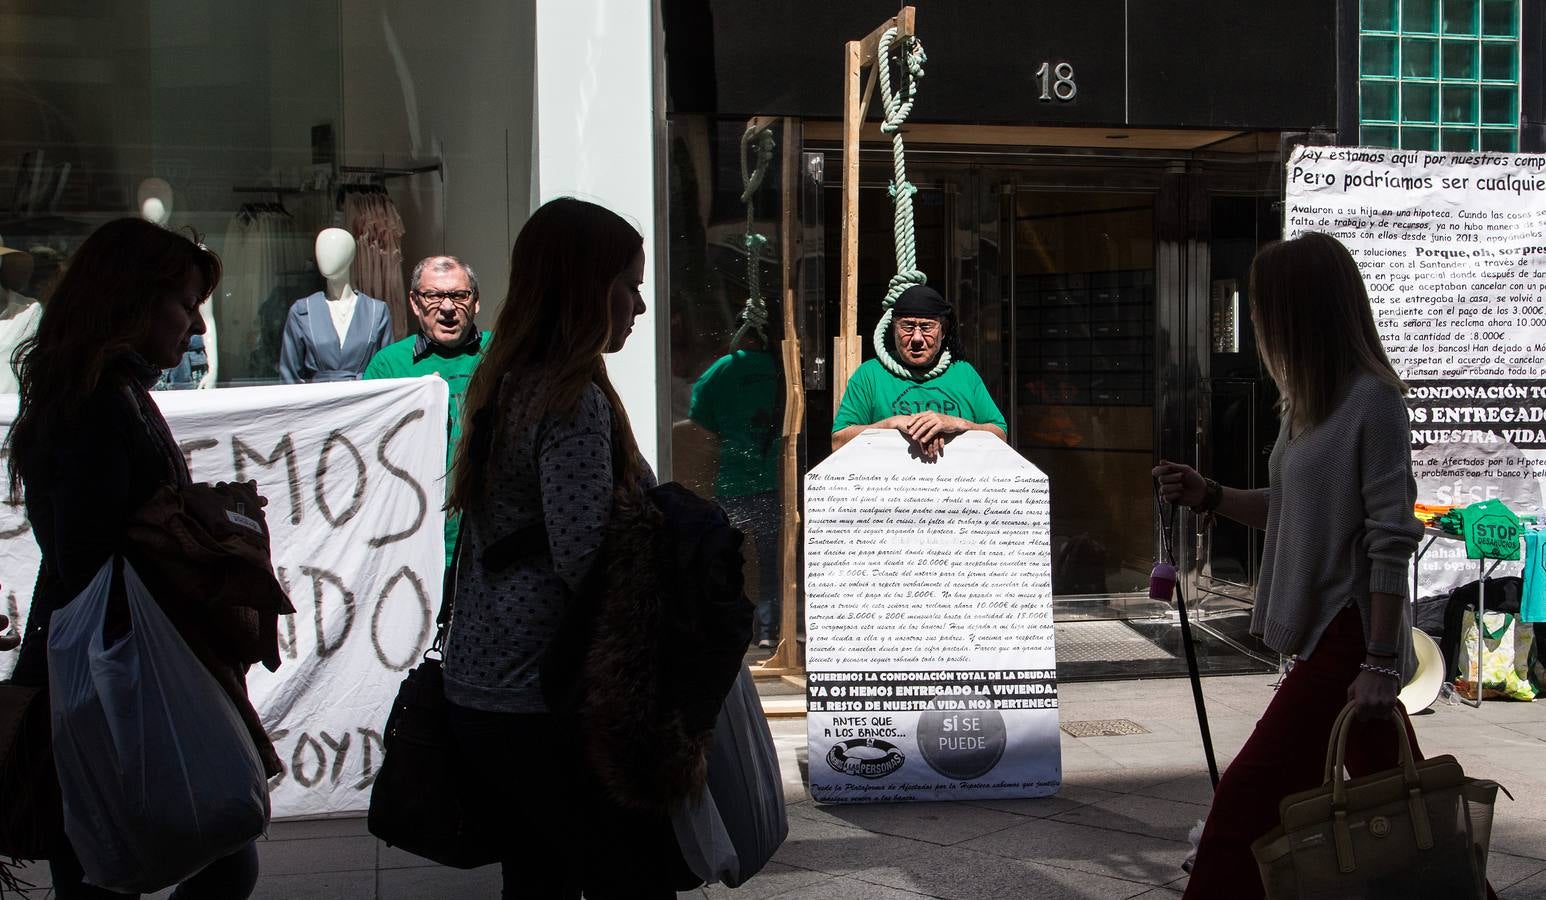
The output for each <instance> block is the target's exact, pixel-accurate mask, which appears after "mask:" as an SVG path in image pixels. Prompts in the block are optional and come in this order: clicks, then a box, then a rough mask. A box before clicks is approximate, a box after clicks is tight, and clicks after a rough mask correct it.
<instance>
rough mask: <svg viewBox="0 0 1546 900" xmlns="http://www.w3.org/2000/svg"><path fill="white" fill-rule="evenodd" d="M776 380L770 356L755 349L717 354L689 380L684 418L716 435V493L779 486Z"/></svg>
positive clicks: (727, 494)
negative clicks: (689, 395)
mask: <svg viewBox="0 0 1546 900" xmlns="http://www.w3.org/2000/svg"><path fill="white" fill-rule="evenodd" d="M779 384H780V382H779V377H778V369H777V367H775V366H774V364H773V354H771V353H767V352H764V351H759V350H737V351H735V352H733V353H728V354H726V355H724V356H721V357H720V358H719V359H717V360H715V361H714V364H713V365H711V366H709V368H708V371H706V372H704V373H703V375H702V376H701V377H700V378H699V379H698V380H697V382H696V383H695V384H693V386H692V405H691V407H689V409H688V413H687V415H688V418H690V419H692V420H693V421H694V422H696V423H698V424H699V425H701V426H703V427H704V428H706V429H708V430H709V431H711V432H713V433H714V434H715V435H716V436H718V438H719V474H718V475H716V476H715V478H714V495H715V496H716V497H745V496H748V495H750V494H759V493H762V492H764V491H773V490H777V489H778V451H779V447H780V445H781V441H780V440H779V431H780V425H781V424H782V423H780V422H779V421H778V419H777V416H776V414H777V411H778V391H779Z"/></svg>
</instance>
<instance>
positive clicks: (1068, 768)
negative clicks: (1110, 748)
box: [1061, 738, 1120, 774]
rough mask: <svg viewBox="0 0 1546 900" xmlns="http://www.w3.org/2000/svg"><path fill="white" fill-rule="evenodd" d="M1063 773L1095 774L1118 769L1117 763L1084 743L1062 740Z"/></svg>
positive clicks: (1070, 739)
mask: <svg viewBox="0 0 1546 900" xmlns="http://www.w3.org/2000/svg"><path fill="white" fill-rule="evenodd" d="M1061 755H1062V760H1063V772H1064V773H1065V774H1066V773H1068V772H1096V771H1101V770H1104V769H1116V768H1120V766H1119V765H1118V764H1117V761H1116V760H1114V759H1112V758H1111V757H1109V756H1107V755H1106V754H1104V753H1102V752H1100V751H1099V750H1097V749H1096V748H1094V747H1091V746H1090V745H1089V744H1087V743H1085V742H1084V741H1080V740H1077V739H1074V738H1064V740H1063V747H1062V754H1061Z"/></svg>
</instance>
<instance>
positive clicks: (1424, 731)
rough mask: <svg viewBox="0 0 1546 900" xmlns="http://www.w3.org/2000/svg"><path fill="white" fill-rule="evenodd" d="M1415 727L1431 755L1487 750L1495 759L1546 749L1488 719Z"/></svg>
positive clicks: (1426, 751) (1425, 751)
mask: <svg viewBox="0 0 1546 900" xmlns="http://www.w3.org/2000/svg"><path fill="white" fill-rule="evenodd" d="M1418 721H1419V722H1421V720H1418ZM1413 729H1414V730H1415V731H1416V732H1417V742H1418V744H1420V745H1421V746H1422V748H1423V753H1424V754H1426V755H1429V756H1436V755H1438V754H1440V753H1454V754H1456V755H1457V756H1458V755H1459V751H1461V750H1486V751H1488V754H1487V755H1488V756H1489V757H1492V758H1495V759H1496V758H1502V757H1505V756H1512V755H1516V754H1520V755H1522V754H1530V753H1540V752H1542V751H1546V744H1542V743H1541V742H1540V741H1538V740H1536V739H1534V738H1531V737H1526V736H1525V735H1522V734H1520V733H1519V732H1517V731H1513V730H1511V729H1509V728H1508V727H1505V726H1502V725H1491V724H1488V723H1485V722H1476V723H1475V724H1465V725H1462V724H1455V723H1451V722H1443V723H1440V722H1435V723H1433V724H1432V725H1429V724H1427V723H1425V722H1423V723H1422V724H1421V725H1416V724H1414V726H1413Z"/></svg>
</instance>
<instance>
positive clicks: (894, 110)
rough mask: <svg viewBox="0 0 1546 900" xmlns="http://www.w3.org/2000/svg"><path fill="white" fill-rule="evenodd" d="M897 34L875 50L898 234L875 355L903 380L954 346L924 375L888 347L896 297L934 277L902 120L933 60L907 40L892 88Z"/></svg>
mask: <svg viewBox="0 0 1546 900" xmlns="http://www.w3.org/2000/svg"><path fill="white" fill-rule="evenodd" d="M896 38H897V30H896V29H895V28H888V29H886V33H885V34H883V35H881V37H880V45H879V47H877V48H876V52H875V64H876V65H877V66H878V67H879V69H878V72H877V76H876V77H877V80H879V81H880V99H881V103H882V105H883V106H884V107H885V113H886V118H885V121H883V122H881V124H880V130H881V132H882V133H883V134H889V135H891V160H892V165H893V168H894V169H895V173H894V177H893V180H892V182H891V188H890V191H891V201H892V205H893V208H894V212H895V222H894V225H893V229H894V231H895V236H896V274H895V275H893V276H891V283H890V284H889V285H887V287H886V299H885V300H883V301H881V307H882V308H883V309H884V310H885V312H884V313H883V314H882V315H881V317H880V324H879V325H877V326H876V327H875V358H876V359H878V360H880V364H881V365H883V366H885V367H886V368H887V369H888V370H890V372H891V373H892V374H893V375H896V376H897V377H899V378H910V379H914V380H917V381H927V380H929V379H930V378H933V377H935V376H937V375H939V374H940V373H942V372H944V371H945V370H946V369H947V368H949V367H950V351H949V350H941V351H940V354H939V359H938V361H937V362H935V364H934V368H932V369H930V370H929V371H927V372H925V373H923V374H922V375H915V374H914V373H913V372H912V371H911V370H909V369H908V368H907V367H906V366H904V365H902V364H901V363H900V362H898V361H897V360H896V359H895V358H894V357H893V356H892V355H891V351H889V350H887V349H886V332H888V331H889V330H890V329H891V318H892V315H891V311H892V307H894V306H896V301H897V298H898V297H900V296H902V292H904V291H906V290H907V289H908V288H910V287H913V286H914V285H920V284H928V283H929V277H928V276H927V275H925V274H923V273H922V272H921V271H919V270H918V235H917V233H916V231H915V230H914V225H913V195H914V194H916V193H918V188H917V186H916V185H914V184H913V183H912V182H910V181H908V180H907V153H906V149H905V148H904V147H903V145H902V123H904V122H906V121H907V117H908V116H909V115H911V114H912V111H913V101H914V100H915V99H916V98H917V94H918V82H920V81H921V80H923V64H924V63H925V62H927V61H928V57H927V56H926V55H925V54H924V52H923V44H922V42H920V41H919V40H918V39H917V38H916V37H912V38H908V39H907V43H906V45H905V49H904V51H903V53H902V59H903V61H904V62H905V63H906V67H905V68H904V70H903V72H902V77H901V78H900V79H899V82H900V83H899V84H898V86H897V89H896V90H895V91H894V92H893V90H892V88H891V45H892V44H894V43H895V42H896Z"/></svg>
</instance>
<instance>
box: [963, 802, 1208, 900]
mask: <svg viewBox="0 0 1546 900" xmlns="http://www.w3.org/2000/svg"><path fill="white" fill-rule="evenodd" d="M1111 802H1117V801H1111ZM1076 812H1077V811H1076ZM1183 837H1184V832H1183ZM960 846H961V847H962V848H963V849H969V850H980V851H982V852H984V853H991V854H993V855H995V856H1002V857H1006V858H1009V859H1019V860H1028V861H1033V862H1037V863H1044V864H1046V865H1049V866H1056V867H1058V868H1062V869H1073V870H1075V871H1079V872H1089V873H1091V874H1095V875H1100V876H1104V877H1108V878H1120V879H1123V880H1125V881H1130V882H1138V883H1141V884H1147V885H1150V886H1154V885H1162V884H1168V883H1169V882H1171V881H1174V880H1175V878H1176V875H1177V874H1178V873H1180V871H1181V868H1180V867H1181V860H1182V859H1183V858H1185V856H1186V851H1187V849H1188V847H1189V845H1188V844H1186V843H1185V842H1184V840H1183V841H1175V840H1165V839H1163V838H1157V837H1148V836H1144V835H1141V834H1131V833H1125V832H1118V831H1111V830H1107V829H1104V828H1097V827H1092V826H1089V825H1081V824H1076V823H1072V822H1063V821H1059V820H1057V819H1027V820H1025V821H1024V822H1023V823H1022V824H1020V825H1016V826H1015V827H1013V828H1008V829H1005V830H1003V831H999V832H995V833H994V834H990V835H987V836H985V837H981V838H977V839H976V840H972V841H968V842H966V843H964V844H961V845H960Z"/></svg>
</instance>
